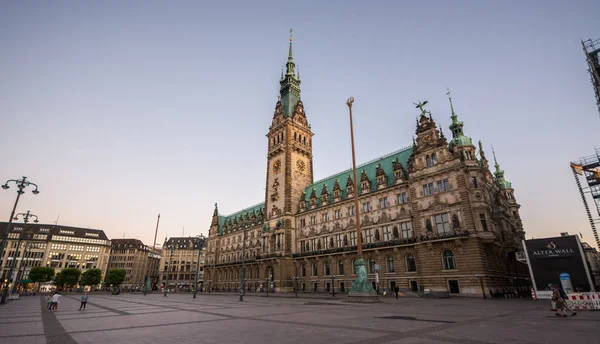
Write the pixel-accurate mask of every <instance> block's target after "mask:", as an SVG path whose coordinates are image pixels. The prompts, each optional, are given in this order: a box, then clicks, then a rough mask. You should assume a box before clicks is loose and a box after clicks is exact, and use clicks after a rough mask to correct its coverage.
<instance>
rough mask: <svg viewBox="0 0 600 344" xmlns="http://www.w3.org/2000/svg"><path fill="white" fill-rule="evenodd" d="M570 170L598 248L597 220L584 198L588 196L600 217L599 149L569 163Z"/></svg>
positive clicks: (599, 243)
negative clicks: (577, 160) (585, 184)
mask: <svg viewBox="0 0 600 344" xmlns="http://www.w3.org/2000/svg"><path fill="white" fill-rule="evenodd" d="M571 170H572V171H573V176H574V177H575V183H576V184H577V187H578V188H579V193H580V194H581V199H582V201H583V206H584V208H585V211H586V213H587V216H588V220H589V221H590V226H591V227H592V232H593V233H594V238H595V239H596V245H598V247H600V238H599V237H598V231H597V230H596V223H598V221H599V219H594V218H593V217H592V212H591V211H590V207H589V205H588V201H587V199H586V197H585V195H586V194H588V193H589V194H590V195H591V197H592V199H593V200H594V204H595V205H596V212H597V213H598V215H599V216H600V149H598V148H596V154H595V155H591V156H587V157H583V158H580V159H579V162H571ZM581 177H583V179H585V181H586V183H587V187H583V186H582V185H581V180H580V179H581Z"/></svg>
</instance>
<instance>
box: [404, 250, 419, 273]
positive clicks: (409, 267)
mask: <svg viewBox="0 0 600 344" xmlns="http://www.w3.org/2000/svg"><path fill="white" fill-rule="evenodd" d="M406 271H407V272H415V271H417V263H416V262H415V257H414V256H413V255H412V254H409V255H407V256H406Z"/></svg>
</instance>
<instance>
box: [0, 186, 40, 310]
mask: <svg viewBox="0 0 600 344" xmlns="http://www.w3.org/2000/svg"><path fill="white" fill-rule="evenodd" d="M8 183H15V184H16V185H17V188H18V190H17V199H16V200H15V205H14V206H13V209H12V212H11V213H10V218H9V219H8V224H7V225H6V230H5V231H4V235H3V237H2V242H0V257H3V256H4V248H5V247H6V244H7V243H8V232H10V225H11V224H12V220H13V217H14V216H15V210H17V204H19V198H21V195H22V194H24V193H25V191H23V190H24V189H25V188H26V187H28V186H30V185H33V186H35V189H33V190H32V191H31V192H32V193H33V194H34V195H37V194H39V193H40V192H39V191H38V186H37V184H34V183H32V182H30V181H28V180H27V177H23V178H22V179H10V180H8V181H6V183H4V185H2V188H3V189H4V190H6V189H8V188H10V186H8ZM5 303H6V295H5V294H2V298H1V299H0V304H5Z"/></svg>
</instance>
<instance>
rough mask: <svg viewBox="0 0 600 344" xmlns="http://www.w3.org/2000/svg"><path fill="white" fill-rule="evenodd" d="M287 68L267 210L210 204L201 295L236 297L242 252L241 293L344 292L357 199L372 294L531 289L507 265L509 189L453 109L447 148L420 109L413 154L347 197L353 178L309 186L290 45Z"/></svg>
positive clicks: (511, 230)
mask: <svg viewBox="0 0 600 344" xmlns="http://www.w3.org/2000/svg"><path fill="white" fill-rule="evenodd" d="M286 67H287V68H286V70H285V71H284V72H282V75H281V80H280V86H281V87H280V96H279V99H278V101H277V103H276V104H275V110H274V114H273V117H272V123H271V125H270V126H269V131H268V134H267V161H266V191H265V195H264V197H265V198H264V202H262V203H260V204H257V205H254V206H251V207H248V208H246V209H243V210H241V211H238V212H236V213H233V214H230V215H224V214H221V213H220V212H219V209H218V207H217V205H216V204H215V209H214V212H213V217H212V223H211V226H210V231H209V237H208V247H207V253H206V272H205V276H204V281H205V286H208V287H209V288H212V289H213V290H223V291H227V290H231V291H233V290H238V289H239V288H240V283H241V266H242V252H243V251H244V252H245V259H244V260H245V262H244V263H245V285H244V287H245V289H246V290H247V291H267V288H268V291H269V292H291V291H294V290H295V289H296V290H298V291H300V292H330V291H331V289H332V288H335V291H336V292H347V291H348V290H349V288H350V287H351V285H352V281H353V280H354V279H355V277H356V275H355V271H354V264H353V263H354V260H355V259H356V258H357V250H356V248H357V247H356V244H357V243H356V242H357V240H356V239H357V238H356V234H357V233H356V223H355V214H356V213H355V212H356V211H357V209H355V206H354V202H355V201H354V197H359V204H360V208H359V209H358V211H359V215H360V218H361V226H360V227H361V232H362V244H363V258H364V260H365V261H366V262H367V272H368V277H369V279H370V280H371V281H372V282H373V286H374V287H375V288H377V289H379V290H384V289H387V290H390V289H393V288H395V287H399V288H400V290H411V291H414V292H423V291H430V292H447V293H450V294H456V295H464V296H480V295H482V292H485V293H488V292H497V291H500V290H502V291H509V290H510V291H515V290H524V289H525V288H528V286H529V285H530V282H529V280H528V279H527V276H528V274H527V267H526V265H524V264H523V263H520V262H519V261H517V259H516V257H515V255H516V253H517V252H520V251H522V248H521V244H520V242H521V240H522V239H524V237H525V233H524V231H523V227H522V223H521V219H520V216H519V208H520V205H519V204H518V203H517V201H516V199H515V196H514V190H513V188H512V185H511V183H510V182H509V181H507V180H506V179H505V177H504V171H503V170H501V169H500V166H499V164H498V163H497V162H496V157H495V154H494V172H493V173H492V172H491V171H490V166H489V164H490V162H489V161H488V159H487V157H486V154H485V153H484V151H483V148H482V143H481V141H479V142H478V144H477V146H476V145H475V144H474V142H473V140H472V139H471V137H469V136H467V135H466V134H465V132H464V131H463V127H464V124H463V122H461V121H459V119H458V116H457V114H456V112H455V111H454V107H453V105H452V99H451V98H450V116H449V117H450V121H451V123H450V126H449V129H450V134H451V137H449V138H447V137H446V136H445V135H444V133H443V131H442V127H441V126H438V124H437V123H436V121H435V120H434V118H433V117H432V115H431V113H430V112H429V111H427V110H426V109H425V108H424V105H425V104H423V103H421V104H420V106H419V107H418V108H419V110H417V111H420V113H417V115H418V116H419V117H418V120H417V123H416V128H415V129H416V139H413V143H412V145H410V146H408V147H405V148H401V149H398V150H395V151H393V152H392V153H389V154H387V155H385V156H382V157H379V158H376V159H374V160H372V161H370V162H368V163H365V164H362V165H359V166H357V175H358V178H359V180H358V190H354V183H353V180H352V169H347V170H344V171H343V172H340V173H338V174H335V175H333V176H330V177H328V178H325V179H321V180H318V181H315V180H314V176H313V159H312V157H313V155H312V152H313V148H315V149H319V147H313V140H312V138H313V135H314V134H313V132H312V130H311V126H310V124H309V122H308V117H307V113H306V112H305V110H304V104H303V100H301V97H300V83H301V81H300V76H299V74H298V73H297V71H296V68H295V64H294V59H293V54H292V40H291V38H290V45H289V55H288V60H287V64H286ZM321 149H323V148H322V147H321ZM244 240H245V243H246V245H245V246H244V245H243V241H244ZM376 275H377V276H376ZM207 283H208V285H207ZM527 290H528V289H527Z"/></svg>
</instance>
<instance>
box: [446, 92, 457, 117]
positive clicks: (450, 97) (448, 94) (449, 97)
mask: <svg viewBox="0 0 600 344" xmlns="http://www.w3.org/2000/svg"><path fill="white" fill-rule="evenodd" d="M447 90H448V93H446V95H447V96H448V99H449V100H450V110H452V116H451V117H452V121H453V122H454V121H456V120H457V116H456V113H455V112H454V105H453V104H452V96H451V95H450V89H449V88H447Z"/></svg>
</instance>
